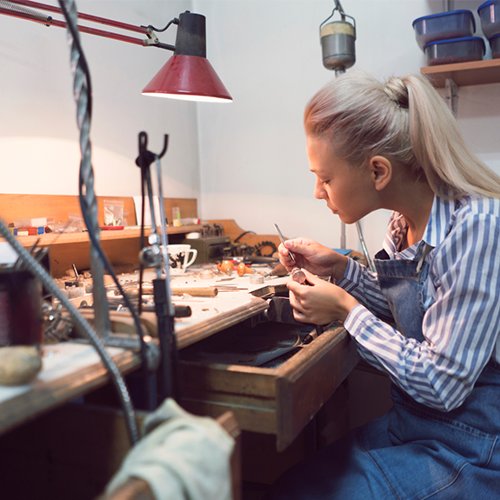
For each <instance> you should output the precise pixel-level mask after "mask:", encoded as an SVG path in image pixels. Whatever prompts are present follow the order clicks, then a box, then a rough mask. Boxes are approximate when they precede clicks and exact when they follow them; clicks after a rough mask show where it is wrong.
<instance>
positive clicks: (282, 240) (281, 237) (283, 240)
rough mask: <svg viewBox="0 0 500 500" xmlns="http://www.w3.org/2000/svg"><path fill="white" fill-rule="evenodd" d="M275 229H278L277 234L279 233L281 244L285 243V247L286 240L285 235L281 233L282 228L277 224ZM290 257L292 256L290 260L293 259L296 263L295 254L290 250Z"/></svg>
mask: <svg viewBox="0 0 500 500" xmlns="http://www.w3.org/2000/svg"><path fill="white" fill-rule="evenodd" d="M274 227H275V228H276V232H277V233H278V236H279V238H280V240H281V243H283V246H284V245H285V238H284V237H283V234H282V233H281V231H280V228H279V227H278V224H276V223H275V224H274ZM288 255H289V256H290V259H292V260H293V261H294V262H295V257H294V255H293V253H292V252H290V250H288Z"/></svg>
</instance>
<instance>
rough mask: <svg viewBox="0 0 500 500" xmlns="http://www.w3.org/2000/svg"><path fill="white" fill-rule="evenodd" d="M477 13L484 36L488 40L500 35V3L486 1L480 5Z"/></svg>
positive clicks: (495, 0) (494, 0)
mask: <svg viewBox="0 0 500 500" xmlns="http://www.w3.org/2000/svg"><path fill="white" fill-rule="evenodd" d="M477 13H478V14H479V19H480V20H481V28H482V30H483V33H484V36H485V37H486V38H487V39H488V40H489V39H490V38H491V37H493V36H495V35H498V34H499V33H500V1H498V0H488V1H487V2H484V3H483V4H481V5H480V6H479V7H478V9H477Z"/></svg>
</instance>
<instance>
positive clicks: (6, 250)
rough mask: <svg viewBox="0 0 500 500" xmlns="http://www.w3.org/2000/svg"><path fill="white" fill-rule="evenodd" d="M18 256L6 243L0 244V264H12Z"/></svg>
mask: <svg viewBox="0 0 500 500" xmlns="http://www.w3.org/2000/svg"><path fill="white" fill-rule="evenodd" d="M18 257H19V255H17V252H16V251H15V250H14V249H13V248H12V247H11V246H10V243H7V242H6V241H2V242H0V264H14V263H15V262H16V260H17V259H18Z"/></svg>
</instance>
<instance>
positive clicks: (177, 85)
mask: <svg viewBox="0 0 500 500" xmlns="http://www.w3.org/2000/svg"><path fill="white" fill-rule="evenodd" d="M142 95H154V96H158V97H170V98H174V99H184V100H187V101H207V102H214V101H217V102H232V100H233V99H232V97H231V96H230V95H229V92H228V91H227V89H226V87H224V84H223V83H222V82H221V80H220V78H219V77H218V76H217V73H216V72H215V70H214V69H213V67H212V65H211V64H210V62H209V61H208V59H206V58H204V57H197V56H188V55H174V56H172V57H171V58H170V59H169V60H168V61H167V63H166V64H165V65H164V66H163V67H162V68H161V70H160V71H159V72H158V73H157V74H156V76H155V77H154V78H153V79H152V80H151V81H150V82H149V83H148V84H147V85H146V87H145V88H144V90H143V91H142Z"/></svg>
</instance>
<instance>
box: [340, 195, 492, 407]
mask: <svg viewBox="0 0 500 500" xmlns="http://www.w3.org/2000/svg"><path fill="white" fill-rule="evenodd" d="M406 230H407V225H406V221H405V219H404V218H403V216H402V215H401V214H399V213H397V212H394V213H393V214H392V216H391V219H390V221H389V229H388V232H387V235H386V238H385V241H384V249H385V250H386V252H387V253H388V254H389V258H390V259H405V260H418V259H420V257H421V255H422V252H423V251H424V248H425V247H426V244H427V245H429V246H431V247H432V250H431V251H430V252H429V253H428V255H427V257H425V260H426V262H428V263H429V275H428V277H427V280H426V282H425V283H424V288H423V304H424V310H425V313H424V318H423V324H422V332H423V335H424V337H425V340H424V341H422V342H420V341H417V340H415V339H409V338H406V337H404V336H403V335H402V334H401V333H399V332H398V331H397V330H396V329H394V328H393V327H392V326H391V325H389V324H388V323H387V322H392V321H393V318H392V315H391V312H390V309H389V307H388V304H387V301H386V299H385V297H384V296H383V295H382V293H381V291H380V288H379V287H378V284H377V278H376V274H374V273H371V272H370V271H368V270H367V269H366V268H365V267H364V266H362V265H360V264H358V263H356V262H354V261H353V260H351V259H350V260H349V264H348V266H347V269H346V272H345V275H344V277H343V278H342V279H341V280H339V281H338V283H337V284H338V285H339V286H341V287H342V288H344V289H345V290H346V291H348V292H349V293H350V294H351V295H353V296H354V297H355V298H356V299H357V300H358V301H359V302H360V304H362V305H357V306H356V307H354V308H353V309H352V311H351V312H350V314H349V316H348V317H347V319H346V321H345V322H344V326H345V328H346V330H347V331H348V332H349V333H350V335H351V336H352V338H353V339H354V340H355V342H356V344H357V347H358V351H359V352H360V354H361V356H362V357H363V358H364V359H366V361H368V362H369V363H370V364H372V365H374V366H376V367H378V368H380V369H381V370H382V371H385V372H386V373H388V375H389V376H390V378H391V379H392V380H393V382H394V383H396V384H397V385H398V386H399V387H400V388H401V389H403V390H404V391H406V392H407V393H408V394H409V395H410V396H412V397H413V398H414V399H415V400H416V401H418V402H420V403H423V404H425V405H427V406H430V407H432V408H436V409H438V410H444V411H449V410H452V409H454V408H457V407H458V406H460V405H461V404H462V403H463V401H464V400H465V398H466V397H467V396H468V395H469V394H470V393H471V391H472V390H473V388H474V383H475V382H476V380H477V378H478V377H479V375H480V374H481V371H482V370H483V368H484V367H485V365H486V364H487V363H488V361H489V360H490V359H491V358H493V359H494V360H496V361H497V362H500V340H499V331H500V250H499V249H498V248H499V247H498V245H499V243H500V200H498V199H490V198H483V197H480V196H476V195H467V196H464V197H463V198H461V199H459V200H444V199H442V198H439V197H437V196H436V197H434V203H433V206H432V210H431V214H430V217H429V222H428V223H427V227H426V229H425V233H424V235H423V237H422V240H421V241H420V242H418V243H415V244H414V245H412V246H411V247H409V248H406V249H405V250H403V251H401V252H399V251H398V249H399V248H400V246H401V242H402V241H403V239H404V236H405V234H406Z"/></svg>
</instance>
